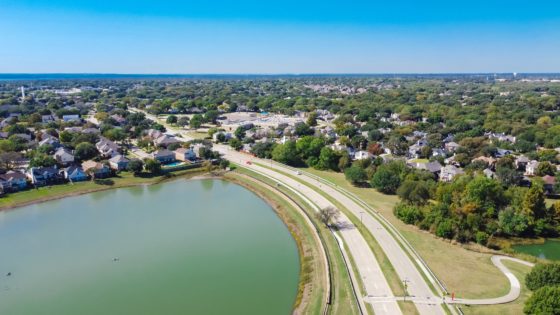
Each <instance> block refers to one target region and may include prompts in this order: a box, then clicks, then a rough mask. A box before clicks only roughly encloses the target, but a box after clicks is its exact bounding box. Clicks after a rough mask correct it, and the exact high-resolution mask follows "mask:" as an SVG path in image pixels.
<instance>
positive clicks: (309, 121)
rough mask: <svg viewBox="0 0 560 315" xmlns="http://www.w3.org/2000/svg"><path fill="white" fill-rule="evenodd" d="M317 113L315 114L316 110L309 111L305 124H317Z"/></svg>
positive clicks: (313, 125)
mask: <svg viewBox="0 0 560 315" xmlns="http://www.w3.org/2000/svg"><path fill="white" fill-rule="evenodd" d="M318 116H319V115H318V114H317V112H311V113H309V116H307V121H306V123H307V125H309V126H311V127H315V126H317V117H318Z"/></svg>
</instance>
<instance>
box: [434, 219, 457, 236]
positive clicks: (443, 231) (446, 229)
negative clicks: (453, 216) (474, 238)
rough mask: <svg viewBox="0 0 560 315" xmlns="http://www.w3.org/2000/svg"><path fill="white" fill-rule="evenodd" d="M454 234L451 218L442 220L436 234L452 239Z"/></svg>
mask: <svg viewBox="0 0 560 315" xmlns="http://www.w3.org/2000/svg"><path fill="white" fill-rule="evenodd" d="M454 234H455V233H454V232H453V221H451V220H450V219H445V220H443V221H441V222H440V223H439V224H438V226H437V228H436V235H437V236H439V237H443V238H448V239H452V238H453V235H454Z"/></svg>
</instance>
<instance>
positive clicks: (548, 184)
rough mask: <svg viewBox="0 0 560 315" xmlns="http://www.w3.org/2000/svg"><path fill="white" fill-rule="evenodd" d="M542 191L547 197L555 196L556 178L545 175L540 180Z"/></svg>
mask: <svg viewBox="0 0 560 315" xmlns="http://www.w3.org/2000/svg"><path fill="white" fill-rule="evenodd" d="M542 180H543V182H544V185H543V188H544V191H545V193H546V194H547V195H553V194H555V186H556V178H555V177H554V176H550V175H545V176H543V178H542Z"/></svg>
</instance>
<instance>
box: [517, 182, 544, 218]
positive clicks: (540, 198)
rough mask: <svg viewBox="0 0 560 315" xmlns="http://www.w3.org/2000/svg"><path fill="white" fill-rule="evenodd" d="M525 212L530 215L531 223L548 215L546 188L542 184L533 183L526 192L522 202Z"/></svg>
mask: <svg viewBox="0 0 560 315" xmlns="http://www.w3.org/2000/svg"><path fill="white" fill-rule="evenodd" d="M522 209H523V212H524V213H525V214H526V215H527V216H528V217H529V220H530V223H534V221H535V220H538V219H542V218H544V217H545V215H546V204H545V196H544V189H543V187H542V185H540V184H538V183H533V185H532V186H531V188H529V190H528V191H527V193H526V194H525V198H524V199H523V203H522Z"/></svg>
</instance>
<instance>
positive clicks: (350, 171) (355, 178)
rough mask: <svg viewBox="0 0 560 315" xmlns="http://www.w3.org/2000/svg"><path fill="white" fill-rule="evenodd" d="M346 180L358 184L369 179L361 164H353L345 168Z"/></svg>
mask: <svg viewBox="0 0 560 315" xmlns="http://www.w3.org/2000/svg"><path fill="white" fill-rule="evenodd" d="M344 176H345V177H346V180H348V181H349V182H351V183H352V184H354V185H356V184H359V183H362V182H364V181H365V180H367V174H366V171H365V170H364V169H363V168H361V167H359V166H351V167H349V168H347V169H345V170H344Z"/></svg>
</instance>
